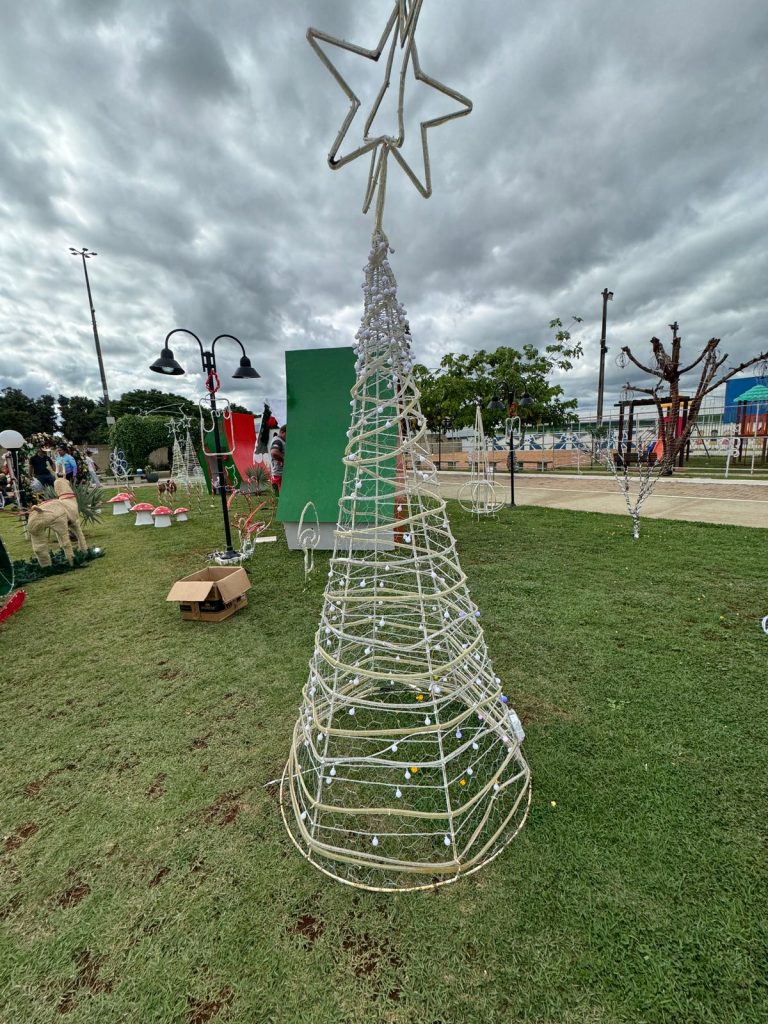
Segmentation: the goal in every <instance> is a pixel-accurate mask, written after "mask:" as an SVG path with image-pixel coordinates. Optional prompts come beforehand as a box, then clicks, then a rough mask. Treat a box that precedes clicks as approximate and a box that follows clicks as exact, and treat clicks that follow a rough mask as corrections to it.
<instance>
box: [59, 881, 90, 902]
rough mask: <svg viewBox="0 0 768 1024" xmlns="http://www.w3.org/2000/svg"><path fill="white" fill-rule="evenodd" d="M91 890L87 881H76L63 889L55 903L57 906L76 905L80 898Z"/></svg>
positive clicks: (82, 898)
mask: <svg viewBox="0 0 768 1024" xmlns="http://www.w3.org/2000/svg"><path fill="white" fill-rule="evenodd" d="M90 891H91V887H90V885H88V883H87V882H78V883H77V885H73V886H72V887H71V888H69V889H65V890H64V892H63V893H61V894H60V895H59V896H58V898H57V899H56V905H57V906H59V907H64V908H69V907H74V906H76V905H77V904H78V903H79V902H80V901H81V900H84V899H85V897H86V896H88V895H89V893H90Z"/></svg>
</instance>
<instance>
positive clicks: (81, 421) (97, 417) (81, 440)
mask: <svg viewBox="0 0 768 1024" xmlns="http://www.w3.org/2000/svg"><path fill="white" fill-rule="evenodd" d="M59 408H60V410H61V429H62V430H63V431H64V433H65V434H66V435H67V437H71V438H72V440H73V441H74V442H75V443H76V444H103V443H104V442H105V441H106V440H107V437H108V434H109V431H108V428H107V420H106V412H105V409H104V401H103V399H102V400H101V401H99V402H94V400H93V399H92V398H88V397H87V396H86V395H70V396H69V397H68V396H67V395H59Z"/></svg>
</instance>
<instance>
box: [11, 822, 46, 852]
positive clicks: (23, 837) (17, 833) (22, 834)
mask: <svg viewBox="0 0 768 1024" xmlns="http://www.w3.org/2000/svg"><path fill="white" fill-rule="evenodd" d="M39 831H40V826H39V825H38V824H37V822H34V821H25V822H24V824H23V825H17V826H16V828H15V829H14V830H13V832H11V834H10V835H9V836H6V839H5V852H6V853H10V852H11V850H18V848H19V847H20V846H21V844H22V843H25V842H26V841H27V840H28V839H29V838H30V836H33V835H34V834H35V832H39Z"/></svg>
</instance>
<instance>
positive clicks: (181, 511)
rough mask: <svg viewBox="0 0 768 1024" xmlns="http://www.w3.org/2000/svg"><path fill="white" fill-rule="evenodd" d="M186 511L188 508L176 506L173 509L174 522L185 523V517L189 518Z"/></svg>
mask: <svg viewBox="0 0 768 1024" xmlns="http://www.w3.org/2000/svg"><path fill="white" fill-rule="evenodd" d="M187 512H189V509H188V508H177V509H175V510H174V513H173V514H174V516H175V517H176V522H177V523H186V521H187V519H188V518H189V516H188V515H187Z"/></svg>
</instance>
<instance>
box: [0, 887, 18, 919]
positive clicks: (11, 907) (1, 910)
mask: <svg viewBox="0 0 768 1024" xmlns="http://www.w3.org/2000/svg"><path fill="white" fill-rule="evenodd" d="M19 907H21V896H20V895H19V894H18V893H14V895H13V896H11V898H10V899H9V900H8V902H7V903H6V904H5V906H4V907H0V921H5V920H6V919H7V918H9V917H10V916H11V915H12V914H15V913H16V911H17V910H18V909H19Z"/></svg>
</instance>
